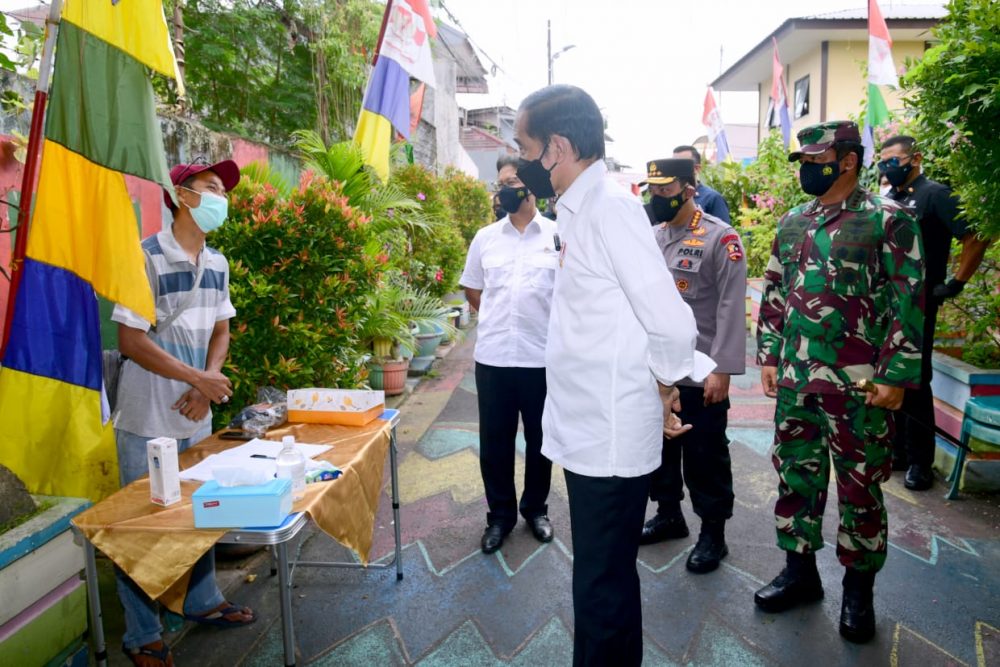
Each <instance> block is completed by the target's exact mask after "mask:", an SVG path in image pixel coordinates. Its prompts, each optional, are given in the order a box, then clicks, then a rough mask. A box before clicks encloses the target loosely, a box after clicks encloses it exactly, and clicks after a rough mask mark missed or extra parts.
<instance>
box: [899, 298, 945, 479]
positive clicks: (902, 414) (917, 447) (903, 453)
mask: <svg viewBox="0 0 1000 667" xmlns="http://www.w3.org/2000/svg"><path fill="white" fill-rule="evenodd" d="M937 311H938V303H937V301H936V300H935V299H934V298H933V297H932V296H931V295H930V294H928V295H927V304H926V307H925V312H924V344H923V347H922V349H921V351H920V388H919V389H907V390H906V393H905V394H903V405H902V407H901V408H900V409H899V410H898V411H897V412H896V414H895V420H896V437H895V440H894V441H893V447H892V449H893V458H895V459H896V460H897V461H906V462H908V463H909V464H910V465H914V464H916V465H919V466H921V467H924V468H930V467H931V466H932V465H934V441H935V436H934V393H933V392H932V391H931V377H932V376H933V373H934V369H933V367H932V366H931V355H932V353H933V352H934V329H935V328H936V326H937Z"/></svg>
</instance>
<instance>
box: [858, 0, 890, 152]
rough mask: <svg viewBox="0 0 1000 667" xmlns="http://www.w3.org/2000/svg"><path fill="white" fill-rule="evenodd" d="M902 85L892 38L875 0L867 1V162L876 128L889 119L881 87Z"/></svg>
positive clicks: (864, 132) (864, 138)
mask: <svg viewBox="0 0 1000 667" xmlns="http://www.w3.org/2000/svg"><path fill="white" fill-rule="evenodd" d="M880 85H882V86H892V87H894V88H896V87H898V86H899V76H898V75H897V74H896V65H895V63H893V61H892V37H891V36H890V35H889V26H887V25H886V24H885V18H883V17H882V11H881V10H880V9H879V6H878V2H876V0H868V113H866V114H865V125H864V129H863V130H862V132H861V145H862V146H864V147H865V159H864V165H865V166H866V167H867V166H869V165H870V164H871V163H872V162H873V161H874V160H875V128H876V127H878V126H880V125H885V124H886V123H888V122H889V107H888V106H886V103H885V98H884V97H882V91H881V90H879V86H880Z"/></svg>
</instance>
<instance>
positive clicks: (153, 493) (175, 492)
mask: <svg viewBox="0 0 1000 667" xmlns="http://www.w3.org/2000/svg"><path fill="white" fill-rule="evenodd" d="M146 463H147V464H148V465H149V500H150V502H152V503H153V504H155V505H162V506H164V507H166V506H167V505H173V504H174V503H178V502H180V500H181V478H180V476H179V474H180V471H179V469H178V466H177V440H175V439H174V438H153V439H152V440H149V441H148V442H147V443H146Z"/></svg>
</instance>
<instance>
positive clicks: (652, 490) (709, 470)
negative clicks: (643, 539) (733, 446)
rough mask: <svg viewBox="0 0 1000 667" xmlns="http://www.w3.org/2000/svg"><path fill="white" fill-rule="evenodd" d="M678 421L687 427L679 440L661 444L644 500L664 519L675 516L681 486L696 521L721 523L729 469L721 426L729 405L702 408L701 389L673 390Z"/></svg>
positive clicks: (728, 504) (726, 514) (727, 512)
mask: <svg viewBox="0 0 1000 667" xmlns="http://www.w3.org/2000/svg"><path fill="white" fill-rule="evenodd" d="M678 390H680V395H681V411H680V418H681V421H683V422H684V423H685V424H691V426H692V427H693V428H692V429H691V430H690V431H688V432H687V433H685V434H684V435H681V436H678V437H676V438H672V439H669V440H668V439H667V438H664V439H663V459H662V464H661V465H660V467H659V468H657V469H656V470H655V471H654V472H653V474H652V476H651V478H650V486H649V498H650V500H653V501H654V502H657V503H659V505H660V511H661V512H663V513H665V514H671V513H673V512H679V511H680V504H681V500H683V499H684V485H685V484H687V488H688V491H689V492H690V493H691V504H692V505H693V506H694V513H695V514H697V515H698V516H699V517H701V519H702V521H725V520H726V519H728V518H730V517H731V516H732V515H733V498H734V496H733V464H732V460H731V459H730V458H729V438H727V437H726V426H727V424H728V416H729V400H728V399H727V400H725V401H722V402H721V403H713V404H712V405H705V391H704V390H703V389H702V388H701V387H678Z"/></svg>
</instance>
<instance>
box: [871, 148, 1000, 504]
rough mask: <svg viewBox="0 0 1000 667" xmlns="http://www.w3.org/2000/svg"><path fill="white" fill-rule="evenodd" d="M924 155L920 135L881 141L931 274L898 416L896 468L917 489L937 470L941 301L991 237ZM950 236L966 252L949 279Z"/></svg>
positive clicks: (884, 167) (959, 284) (883, 166)
mask: <svg viewBox="0 0 1000 667" xmlns="http://www.w3.org/2000/svg"><path fill="white" fill-rule="evenodd" d="M922 163H923V155H922V154H921V152H920V150H919V148H918V146H917V140H916V139H914V138H913V137H910V136H906V135H898V136H894V137H890V138H888V139H886V140H885V142H884V143H883V144H882V151H881V155H880V161H879V163H878V168H879V172H881V174H882V176H883V178H885V179H886V181H888V184H889V188H890V189H889V195H888V196H889V197H891V198H892V199H894V200H896V201H898V202H899V203H900V204H902V205H903V206H905V207H907V208H909V209H910V210H911V212H912V213H913V216H914V217H915V218H916V219H917V221H918V222H919V223H920V233H921V234H922V236H923V239H924V250H925V251H926V253H927V256H926V269H927V275H926V276H925V278H924V287H925V292H926V294H925V298H924V346H923V353H922V357H921V378H922V381H921V383H920V387H919V388H918V389H914V390H912V391H907V392H906V396H905V397H904V398H903V407H902V408H901V409H900V411H899V413H897V415H896V439H895V443H894V445H895V452H894V455H893V470H906V477H905V478H904V480H903V484H904V486H906V488H908V489H912V490H914V491H923V490H926V489H929V488H931V485H932V484H933V482H934V474H933V473H932V472H931V466H932V465H933V464H934V440H935V437H934V394H933V393H932V392H931V374H932V372H933V371H932V369H931V353H932V352H933V350H934V346H933V341H934V328H935V325H936V324H937V311H938V307H939V306H940V305H941V303H942V302H943V301H944V300H945V299H947V298H950V297H954V296H957V295H958V294H959V293H961V291H962V288H963V287H965V283H966V281H968V280H969V279H970V278H971V277H972V274H974V273H975V272H976V269H977V268H979V264H980V263H981V262H982V261H983V256H984V255H985V254H986V248H987V247H988V246H989V244H990V242H989V241H987V240H985V239H981V238H979V237H978V236H976V234H974V233H973V232H972V231H971V230H970V229H969V226H968V223H967V222H966V221H965V220H964V219H959V217H958V199H957V198H956V197H955V196H954V195H953V194H952V192H951V189H950V188H949V187H948V186H947V185H944V184H942V183H938V182H936V181H932V180H930V179H929V178H927V177H926V176H924V175H923V174H922V173H921V168H922ZM952 238H956V239H960V241H961V243H962V254H961V256H960V257H959V260H958V268H957V269H956V271H955V276H954V277H953V278H952V279H951V280H948V281H947V282H945V278H946V277H947V274H948V254H949V252H950V250H951V240H952Z"/></svg>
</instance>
